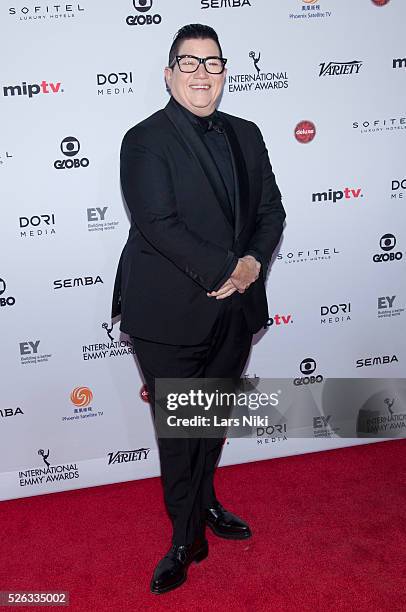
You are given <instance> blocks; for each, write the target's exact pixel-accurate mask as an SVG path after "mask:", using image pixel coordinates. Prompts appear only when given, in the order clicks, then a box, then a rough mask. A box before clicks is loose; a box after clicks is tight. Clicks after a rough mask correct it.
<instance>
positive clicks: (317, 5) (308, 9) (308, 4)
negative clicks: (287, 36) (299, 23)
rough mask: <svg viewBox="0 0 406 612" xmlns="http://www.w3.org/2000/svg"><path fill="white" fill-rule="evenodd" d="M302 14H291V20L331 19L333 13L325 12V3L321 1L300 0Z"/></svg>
mask: <svg viewBox="0 0 406 612" xmlns="http://www.w3.org/2000/svg"><path fill="white" fill-rule="evenodd" d="M300 3H301V5H302V10H301V12H300V13H289V19H324V18H328V17H331V15H332V13H331V11H327V10H324V4H325V3H324V2H323V3H321V2H320V0H300Z"/></svg>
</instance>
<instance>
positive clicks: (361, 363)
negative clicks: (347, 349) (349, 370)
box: [356, 355, 399, 368]
mask: <svg viewBox="0 0 406 612" xmlns="http://www.w3.org/2000/svg"><path fill="white" fill-rule="evenodd" d="M394 362H396V363H399V359H398V358H397V356H396V355H392V356H390V355H382V356H378V357H362V358H361V359H357V361H356V364H357V365H356V367H357V368H365V367H370V366H376V365H388V364H391V363H394Z"/></svg>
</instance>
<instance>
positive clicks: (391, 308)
mask: <svg viewBox="0 0 406 612" xmlns="http://www.w3.org/2000/svg"><path fill="white" fill-rule="evenodd" d="M395 300H396V295H382V296H380V297H378V312H377V317H378V319H387V318H391V317H399V316H400V315H401V314H402V313H403V312H404V311H405V309H404V308H402V307H400V308H397V307H396V305H395Z"/></svg>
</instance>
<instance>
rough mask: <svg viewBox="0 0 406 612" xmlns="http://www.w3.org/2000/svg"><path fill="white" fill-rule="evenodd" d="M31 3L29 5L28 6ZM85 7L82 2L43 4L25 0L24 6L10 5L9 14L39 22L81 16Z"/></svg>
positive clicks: (23, 19) (19, 19) (24, 19)
mask: <svg viewBox="0 0 406 612" xmlns="http://www.w3.org/2000/svg"><path fill="white" fill-rule="evenodd" d="M27 5H29V6H27ZM84 10H85V9H84V8H83V6H82V5H81V4H79V3H77V4H41V5H38V3H35V2H32V0H31V1H30V0H28V1H27V0H25V2H24V6H22V7H14V6H12V7H10V8H9V9H8V14H9V15H10V16H11V17H13V18H14V19H18V21H27V22H31V23H32V22H37V21H43V20H44V19H51V20H54V21H55V20H56V21H57V20H58V19H69V18H71V17H79V16H80V15H82V14H83V12H84Z"/></svg>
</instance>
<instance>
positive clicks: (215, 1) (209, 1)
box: [200, 0, 252, 9]
mask: <svg viewBox="0 0 406 612" xmlns="http://www.w3.org/2000/svg"><path fill="white" fill-rule="evenodd" d="M200 4H201V6H200V8H201V9H218V8H242V7H243V6H252V4H251V2H250V0H200Z"/></svg>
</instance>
